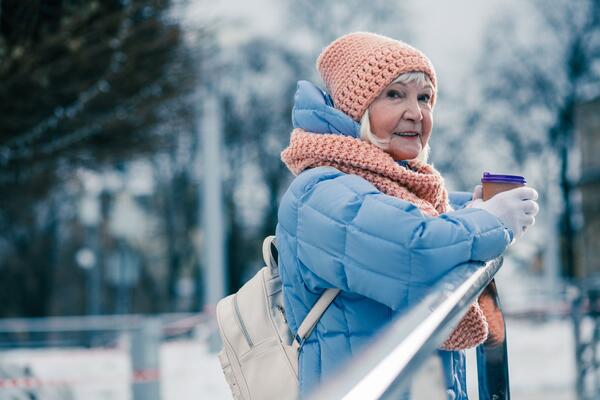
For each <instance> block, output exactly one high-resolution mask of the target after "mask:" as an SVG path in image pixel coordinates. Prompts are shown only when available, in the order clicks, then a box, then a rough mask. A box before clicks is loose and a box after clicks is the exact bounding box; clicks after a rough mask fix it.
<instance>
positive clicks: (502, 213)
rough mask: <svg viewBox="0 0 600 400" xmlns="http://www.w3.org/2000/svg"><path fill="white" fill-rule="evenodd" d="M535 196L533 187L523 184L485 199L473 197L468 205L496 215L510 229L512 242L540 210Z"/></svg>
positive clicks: (531, 223) (527, 227)
mask: <svg viewBox="0 0 600 400" xmlns="http://www.w3.org/2000/svg"><path fill="white" fill-rule="evenodd" d="M475 191H476V192H477V187H476V188H475ZM475 194H476V193H474V197H475ZM537 198H538V193H537V191H536V190H535V189H533V188H530V187H527V186H524V187H519V188H515V189H511V190H507V191H506V192H501V193H498V194H496V195H495V196H494V197H492V198H491V199H489V200H487V201H483V200H481V199H480V198H478V199H475V200H473V201H472V202H471V204H470V205H469V206H470V207H472V208H481V209H484V210H486V211H488V212H490V213H492V214H494V215H495V216H496V217H498V219H499V220H500V221H501V222H502V223H503V224H504V226H506V227H507V228H509V229H510V230H511V231H512V233H513V242H514V241H515V240H516V239H519V238H520V237H521V236H522V235H523V233H524V232H525V231H526V230H527V229H529V227H530V226H532V225H533V224H534V223H535V216H536V215H537V213H538V211H539V210H540V208H539V206H538V204H537V203H536V200H537Z"/></svg>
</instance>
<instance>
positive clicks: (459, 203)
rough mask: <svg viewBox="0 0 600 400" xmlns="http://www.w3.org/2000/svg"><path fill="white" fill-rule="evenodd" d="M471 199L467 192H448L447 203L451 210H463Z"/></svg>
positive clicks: (470, 194)
mask: <svg viewBox="0 0 600 400" xmlns="http://www.w3.org/2000/svg"><path fill="white" fill-rule="evenodd" d="M472 199H473V194H472V193H469V192H449V193H448V201H449V202H450V205H451V206H452V208H453V209H455V210H459V209H461V208H464V207H465V206H466V205H467V203H468V202H469V201H471V200H472Z"/></svg>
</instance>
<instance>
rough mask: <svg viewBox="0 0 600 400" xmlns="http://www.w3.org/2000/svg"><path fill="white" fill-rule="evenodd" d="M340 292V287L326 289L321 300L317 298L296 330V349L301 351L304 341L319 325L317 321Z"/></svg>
mask: <svg viewBox="0 0 600 400" xmlns="http://www.w3.org/2000/svg"><path fill="white" fill-rule="evenodd" d="M339 292H340V289H333V288H329V289H325V291H324V292H323V294H322V295H321V297H319V300H317V302H316V303H315V305H314V306H313V308H312V309H311V310H310V311H309V312H308V314H307V315H306V317H305V318H304V321H302V323H301V324H300V327H298V332H296V335H295V336H294V342H293V343H292V347H294V349H295V350H298V351H299V350H300V349H301V348H302V346H303V345H304V341H305V340H306V338H307V337H309V336H310V334H311V333H312V331H313V329H315V326H317V322H319V319H321V317H322V316H323V314H324V313H325V310H327V307H329V305H330V304H331V303H332V302H333V299H335V296H337V295H338V293H339Z"/></svg>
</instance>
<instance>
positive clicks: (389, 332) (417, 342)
mask: <svg viewBox="0 0 600 400" xmlns="http://www.w3.org/2000/svg"><path fill="white" fill-rule="evenodd" d="M501 266H502V257H498V258H496V259H494V260H492V261H489V262H487V263H485V264H483V263H477V262H469V263H464V264H461V265H459V266H457V267H456V268H454V269H453V270H452V271H451V272H450V273H448V274H447V275H445V276H444V277H443V278H442V279H441V280H440V281H439V282H437V283H436V284H435V285H434V286H433V287H432V289H431V290H430V291H429V292H428V293H427V294H426V295H425V297H424V298H423V300H421V301H420V302H419V303H417V304H416V305H415V306H413V307H412V308H410V309H409V310H408V311H407V312H406V313H403V314H402V315H400V316H399V317H397V318H396V319H395V320H394V321H392V322H391V323H390V324H389V326H387V327H386V328H385V329H384V330H383V332H381V333H380V334H378V336H377V338H376V339H375V340H374V342H373V343H372V345H371V346H369V347H368V348H367V349H366V350H365V351H364V352H363V353H361V354H360V355H358V356H357V357H355V358H354V359H353V360H352V361H351V362H350V363H349V364H348V365H347V366H345V367H343V368H341V371H340V372H339V373H338V374H337V375H336V376H334V377H333V379H331V380H328V381H326V382H325V383H324V384H323V385H322V386H321V387H320V388H319V389H318V390H316V391H315V393H313V394H312V396H311V397H310V398H311V399H315V400H320V399H327V400H330V399H348V400H353V399H360V400H365V399H386V398H390V399H391V398H397V397H398V395H399V394H400V393H402V391H404V390H406V389H407V388H408V387H409V384H410V379H411V376H412V375H413V373H414V372H415V371H417V370H418V369H419V367H420V366H421V365H422V363H423V362H424V361H425V360H426V359H427V358H428V357H429V356H430V355H431V354H433V352H434V351H435V350H436V349H437V348H439V346H440V345H441V344H442V343H443V342H444V341H445V340H446V339H447V338H448V336H449V335H450V333H451V332H452V330H453V329H454V327H455V326H456V325H457V324H458V322H459V321H460V319H461V318H462V316H464V315H465V313H466V312H467V310H468V307H469V306H470V305H471V304H472V303H473V302H474V301H475V299H476V298H477V296H478V295H479V294H480V293H481V292H482V290H483V289H484V288H485V287H486V286H487V285H488V284H489V283H490V282H491V281H492V279H493V278H494V275H495V274H496V273H497V272H498V270H499V269H500V267H501Z"/></svg>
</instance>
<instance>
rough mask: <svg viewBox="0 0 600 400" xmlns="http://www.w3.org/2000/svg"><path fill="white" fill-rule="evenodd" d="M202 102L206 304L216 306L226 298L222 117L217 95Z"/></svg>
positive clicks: (209, 96)
mask: <svg viewBox="0 0 600 400" xmlns="http://www.w3.org/2000/svg"><path fill="white" fill-rule="evenodd" d="M201 93H202V94H203V96H200V99H199V100H200V101H199V103H200V104H202V107H203V109H202V112H201V113H200V115H201V118H202V121H200V124H199V127H200V132H199V134H200V136H201V137H200V143H201V144H202V150H201V151H202V163H201V165H202V180H203V185H202V186H203V193H202V196H203V199H204V204H203V208H202V216H203V218H202V221H203V227H204V232H203V238H204V239H203V241H202V243H203V245H204V246H203V247H204V254H203V259H204V274H205V275H204V305H205V306H214V305H215V304H216V303H217V301H218V300H219V299H221V298H222V297H223V296H224V295H225V246H224V242H225V240H224V239H225V234H224V232H225V230H224V218H223V195H222V192H223V190H222V184H223V181H222V169H221V166H222V164H221V163H222V160H221V149H222V143H221V135H222V126H221V119H220V118H221V116H220V110H219V102H218V99H217V97H216V96H215V95H214V94H211V93H209V92H208V91H204V90H203V91H201Z"/></svg>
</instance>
